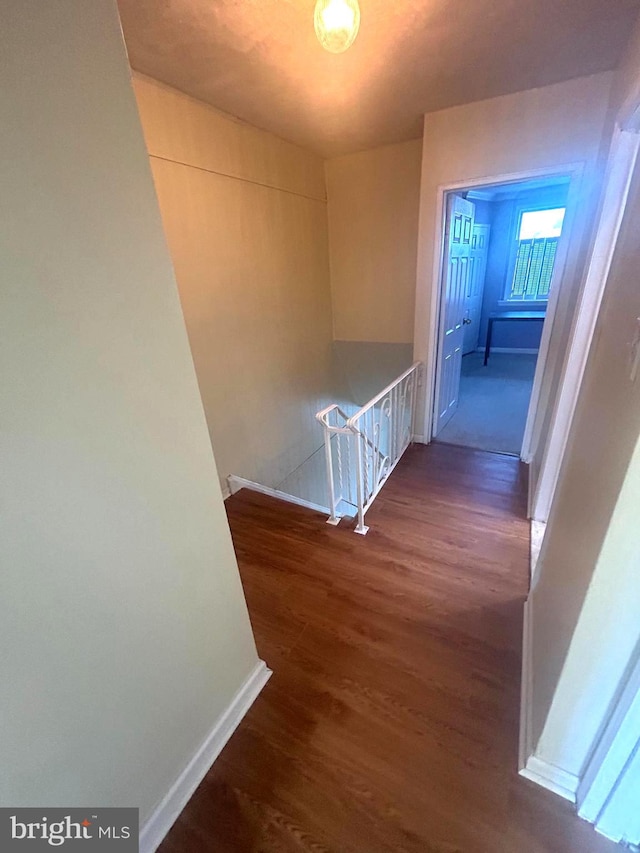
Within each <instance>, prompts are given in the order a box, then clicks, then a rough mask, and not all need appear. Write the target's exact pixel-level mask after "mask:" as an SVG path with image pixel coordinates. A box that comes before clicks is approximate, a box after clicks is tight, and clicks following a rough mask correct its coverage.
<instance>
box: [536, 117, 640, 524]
mask: <svg viewBox="0 0 640 853" xmlns="http://www.w3.org/2000/svg"><path fill="white" fill-rule="evenodd" d="M639 145H640V136H638V135H637V134H635V133H629V132H626V131H622V130H620V128H616V130H615V131H614V135H613V139H612V143H611V151H610V154H609V161H608V164H607V175H606V178H605V184H604V193H603V196H602V202H601V207H600V212H599V215H598V219H597V229H596V232H595V237H594V239H593V243H592V247H591V252H590V256H589V261H588V266H587V268H586V273H585V277H584V280H583V281H584V283H583V287H582V292H581V294H580V298H579V302H578V305H577V307H576V310H575V315H574V318H575V319H574V324H573V329H572V332H571V338H570V342H569V346H568V348H567V355H566V358H565V363H564V369H563V373H562V379H561V381H560V387H559V390H558V395H557V398H556V400H557V402H556V406H555V411H554V412H553V417H552V420H551V425H550V429H549V438H548V440H547V443H546V447H545V449H544V453H543V456H542V461H541V464H540V473H539V476H538V481H537V485H536V490H535V495H534V499H533V504H532V506H531V515H532V516H533V518H536V519H538V520H540V521H546V520H547V519H548V518H549V513H550V511H551V500H552V498H553V494H554V492H555V489H556V485H557V482H558V476H559V474H560V465H561V462H562V458H563V456H564V453H565V450H566V446H567V440H568V438H569V430H570V428H571V422H572V420H573V415H574V412H575V409H576V405H577V402H578V395H579V392H580V387H581V384H582V379H583V376H584V371H585V368H586V364H587V357H588V355H589V350H590V348H591V341H592V339H593V335H594V331H595V325H596V320H597V317H598V312H599V310H600V305H601V303H602V297H603V294H604V289H605V286H606V282H607V278H608V276H609V270H610V267H611V261H612V259H613V253H614V250H615V246H616V241H617V239H618V234H619V231H620V226H621V224H622V217H623V215H624V211H625V207H626V203H627V197H628V194H629V186H630V183H631V178H632V175H633V171H634V166H635V163H636V158H637V154H638V148H639Z"/></svg>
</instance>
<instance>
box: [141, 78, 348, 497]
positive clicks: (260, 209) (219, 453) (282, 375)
mask: <svg viewBox="0 0 640 853" xmlns="http://www.w3.org/2000/svg"><path fill="white" fill-rule="evenodd" d="M134 86H135V92H136V96H137V100H138V106H139V109H140V116H141V120H142V125H143V129H144V133H145V139H146V142H147V148H148V151H149V154H150V157H151V166H152V170H153V176H154V180H155V185H156V191H157V194H158V201H159V204H160V210H161V213H162V217H163V222H164V226H165V230H166V234H167V240H168V242H169V248H170V251H171V255H172V258H173V263H174V266H175V270H176V277H177V279H178V286H179V289H180V297H181V301H182V307H183V311H184V316H185V320H186V323H187V329H188V332H189V340H190V343H191V350H192V353H193V358H194V362H195V366H196V371H197V374H198V381H199V385H200V391H201V394H202V399H203V402H204V407H205V412H206V415H207V421H208V424H209V432H210V434H211V441H212V444H213V448H214V451H215V454H216V459H217V462H218V474H219V476H220V480H221V483H222V484H223V486H224V485H225V480H226V477H227V475H229V474H236V475H239V476H242V477H247V478H248V479H251V480H256V481H258V482H260V483H262V484H264V485H268V486H276V485H278V484H279V482H280V481H281V480H282V479H283V478H284V477H285V476H286V475H287V474H289V473H290V472H291V471H292V470H293V469H294V468H295V467H296V466H297V465H299V464H300V463H301V462H302V461H303V460H304V459H305V458H306V457H307V456H308V455H309V454H310V453H312V452H313V451H314V450H315V449H316V448H318V447H319V446H320V444H321V441H322V439H321V436H320V433H319V430H318V428H317V425H316V422H315V420H314V414H315V413H316V412H317V411H318V410H319V409H321V408H322V407H323V406H325V405H326V403H327V395H328V394H329V384H330V365H331V340H332V337H331V296H330V288H329V254H328V238H327V212H326V200H325V183H324V170H323V163H322V160H320V158H318V157H316V156H315V155H313V154H310V153H308V152H306V151H303V150H302V149H300V148H297V147H296V146H295V145H291V144H290V143H287V142H284V141H283V140H281V139H278V138H277V137H275V136H273V135H271V134H269V133H265V132H263V131H260V130H257V129H256V128H253V127H250V126H249V125H246V124H243V123H241V122H238V121H235V120H234V119H231V118H229V117H228V116H224V115H221V114H220V113H218V112H217V111H215V110H214V109H212V108H211V107H208V106H206V105H204V104H201V103H199V102H198V101H195V100H193V99H191V98H188V97H186V96H184V95H182V94H180V93H179V92H176V91H175V90H171V89H168V88H167V87H165V86H162V85H161V84H159V83H157V82H155V81H152V80H149V79H146V78H142V77H136V78H135V79H134Z"/></svg>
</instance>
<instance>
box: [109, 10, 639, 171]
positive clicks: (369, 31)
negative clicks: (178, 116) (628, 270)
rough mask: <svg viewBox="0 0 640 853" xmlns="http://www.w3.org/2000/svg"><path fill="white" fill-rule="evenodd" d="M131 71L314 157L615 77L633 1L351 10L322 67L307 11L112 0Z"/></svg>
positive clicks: (321, 54) (408, 134)
mask: <svg viewBox="0 0 640 853" xmlns="http://www.w3.org/2000/svg"><path fill="white" fill-rule="evenodd" d="M118 5H119V8H120V14H121V18H122V25H123V29H124V34H125V39H126V42H127V47H128V50H129V58H130V61H131V65H132V67H133V68H135V69H136V70H138V71H141V72H143V73H145V74H148V75H150V76H151V77H155V78H156V79H158V80H161V81H163V82H165V83H168V84H169V85H171V86H174V87H176V88H177V89H180V90H181V91H183V92H186V93H188V94H190V95H193V96H194V97H196V98H199V99H200V100H203V101H206V102H207V103H209V104H212V105H213V106H215V107H217V108H218V109H220V110H223V111H225V112H228V113H231V114H232V115H234V116H237V117H239V118H241V119H244V120H245V121H248V122H250V123H251V124H253V125H256V126H257V127H262V128H265V129H267V130H270V131H272V132H273V133H276V134H278V135H279V136H281V137H283V138H285V139H289V140H291V141H293V142H297V143H298V144H300V145H302V146H304V147H306V148H310V149H312V150H315V151H317V152H318V153H320V154H322V155H323V156H335V155H338V154H343V153H347V152H350V151H357V150H362V149H366V148H373V147H375V146H377V145H383V144H385V143H390V142H397V141H400V140H405V139H412V138H416V137H418V136H420V135H421V130H422V121H421V116H422V114H423V113H425V112H429V111H432V110H436V109H441V108H443V107H448V106H453V105H455V104H461V103H468V102H470V101H476V100H481V99H483V98H489V97H493V96H495V95H501V94H506V93H508V92H515V91H519V90H522V89H530V88H534V87H536V86H543V85H546V84H549V83H554V82H558V81H560V80H566V79H569V78H571V77H577V76H581V75H586V74H593V73H597V72H599V71H606V70H609V69H611V68H613V67H614V66H615V65H616V64H617V62H618V61H619V59H620V56H621V53H622V51H623V49H624V47H625V45H626V41H627V39H628V37H629V33H630V30H631V27H632V24H633V22H634V20H635V17H636V16H637V14H638V11H639V9H640V0H529V2H527V0H360V8H361V14H362V17H361V24H360V32H359V34H358V37H357V39H356V41H355V43H354V45H353V46H352V47H351V48H350V49H349V50H348V51H347V52H346V53H343V54H330V53H327V52H326V51H324V50H323V49H322V48H321V47H320V45H319V44H318V42H317V40H316V38H315V34H314V30H313V8H314V0H118Z"/></svg>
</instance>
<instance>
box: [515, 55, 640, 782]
mask: <svg viewBox="0 0 640 853" xmlns="http://www.w3.org/2000/svg"><path fill="white" fill-rule="evenodd" d="M637 44H638V40H637V39H635V40H632V42H631V46H630V51H632V52H631V53H630V54H628V55H627V59H626V61H625V62H624V63H623V65H622V66H621V68H622V70H621V72H620V73H619V74H618V75H617V77H616V80H615V82H614V87H613V91H614V93H615V100H614V108H615V106H616V105H617V106H619V105H620V104H623V103H624V102H625V101H626V100H627V97H628V96H629V95H631V94H632V93H633V92H634V91H637V90H638V86H637V84H638V83H639V82H640V54H639V53H638V51H637ZM639 218H640V167H639V166H638V165H636V169H635V175H634V178H633V182H632V185H631V189H630V193H629V200H628V204H627V209H626V212H625V216H624V220H623V223H622V227H621V231H620V235H619V238H618V243H617V247H616V250H615V253H614V257H613V261H612V265H611V269H610V272H609V276H608V279H607V284H606V289H605V293H604V298H603V302H602V306H601V309H600V313H599V316H598V321H597V325H596V331H595V336H594V340H593V343H592V346H591V351H590V353H589V360H588V364H587V369H586V373H585V377H584V381H583V386H582V389H581V393H580V397H579V401H578V406H577V409H576V414H575V418H574V423H573V426H572V429H571V433H570V438H569V444H568V447H567V452H566V454H565V457H564V461H563V466H562V470H561V474H560V480H559V484H558V488H557V492H556V495H555V498H554V505H553V508H552V514H551V518H550V521H549V525H548V529H547V535H546V537H545V542H544V546H543V550H542V553H541V556H540V560H539V563H538V581H537V584H536V587H535V589H534V590H533V593H532V595H531V601H530V612H531V614H532V622H533V649H532V653H533V654H532V657H533V701H532V723H533V726H532V728H533V737H534V745H535V746H536V748H537V749H536V751H537V754H538V755H539V757H541V758H543V759H544V760H546V761H549V762H551V763H553V764H556V765H557V766H559V767H561V768H562V769H565V770H567V771H569V772H572V773H576V774H579V773H580V771H581V770H582V769H583V766H584V762H585V760H586V758H587V755H588V753H589V751H590V749H591V747H592V745H593V739H594V737H595V735H596V733H597V731H598V729H599V726H600V725H601V724H602V722H603V719H604V717H605V714H606V712H607V710H608V707H609V704H610V702H611V701H612V699H613V697H614V695H615V692H616V689H617V687H618V684H619V681H620V677H621V675H622V673H623V672H624V669H625V667H626V666H627V663H628V661H629V657H630V655H631V653H632V650H633V648H634V646H635V644H636V643H637V642H638V640H639V639H640V630H639V629H638V624H639V623H638V612H639V608H640V597H639V595H640V584H639V583H638V567H639V560H640V553H639V551H638V545H637V543H638V534H637V514H638V501H639V500H640V495H639V493H638V489H639V486H638V484H639V483H640V459H639V452H640V451H639V450H638V436H639V435H640V378H638V379H636V381H635V382H631V380H630V375H629V371H630V344H631V342H632V341H633V339H634V335H635V331H636V323H637V320H636V318H637V317H639V316H640V289H639V288H638V277H637V269H638V264H639V263H640V247H639V245H638V228H637V223H638V221H639ZM634 448H635V451H634Z"/></svg>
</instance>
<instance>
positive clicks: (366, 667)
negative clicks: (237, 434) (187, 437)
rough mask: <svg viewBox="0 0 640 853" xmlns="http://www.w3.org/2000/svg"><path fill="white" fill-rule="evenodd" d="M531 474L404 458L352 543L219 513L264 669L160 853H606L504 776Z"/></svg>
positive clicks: (298, 515) (510, 466)
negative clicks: (259, 687) (226, 523)
mask: <svg viewBox="0 0 640 853" xmlns="http://www.w3.org/2000/svg"><path fill="white" fill-rule="evenodd" d="M524 471H525V469H524V467H523V466H521V465H520V463H519V461H518V460H516V459H513V458H509V457H506V456H500V455H494V454H488V453H484V452H481V451H473V450H467V449H463V448H458V447H450V446H445V445H436V446H431V447H423V446H415V447H412V448H409V450H408V451H407V453H406V454H405V456H404V458H403V460H402V461H401V463H400V464H399V465H398V467H397V469H396V471H395V472H394V474H393V475H392V476H391V478H390V480H389V482H388V483H387V485H386V486H385V488H384V489H383V491H382V492H381V494H380V496H379V498H378V500H377V502H376V504H375V505H374V507H373V508H372V510H371V512H370V514H369V515H368V523H369V524H370V527H371V529H370V532H369V533H368V535H367V536H366V537H364V538H363V537H359V536H355V535H354V534H353V533H352V532H351V531H350V530H348V529H344V528H343V526H342V525H341V526H340V527H338V528H331V527H329V526H327V525H325V524H324V522H323V520H322V519H321V518H320V517H319V516H318V515H316V514H314V513H313V512H310V511H307V510H305V509H302V508H298V507H295V506H291V505H285V504H282V503H280V502H278V501H275V500H273V499H271V498H267V497H265V496H263V495H259V494H256V493H252V492H249V491H246V490H243V491H241V492H240V493H239V494H237V495H235V496H234V497H232V498H230V499H229V500H228V501H227V502H226V507H227V512H228V515H229V520H230V524H231V530H232V533H233V539H234V543H235V547H236V550H237V554H238V560H239V564H240V571H241V575H242V581H243V584H244V588H245V592H246V596H247V601H248V606H249V611H250V614H251V619H252V623H253V627H254V631H255V633H256V637H257V643H258V651H259V653H260V655H261V657H263V658H264V659H265V660H266V661H267V664H268V665H269V666H270V667H271V668H272V669H273V670H274V675H273V677H272V678H271V680H270V681H269V683H268V684H267V686H266V688H265V689H264V691H263V693H262V695H261V696H260V697H259V698H258V700H257V701H256V703H255V705H254V706H253V708H252V709H251V711H250V712H249V713H248V715H247V716H246V718H245V719H244V721H243V722H242V724H241V725H240V728H239V729H238V731H237V732H236V734H235V735H234V736H233V737H232V739H231V741H230V743H229V744H228V746H227V747H226V748H225V750H224V751H223V753H222V755H221V756H220V758H219V760H218V761H217V762H216V764H215V765H214V766H213V768H212V769H211V770H210V772H209V773H208V775H207V776H206V777H205V780H204V781H203V783H202V784H201V785H200V787H199V788H198V790H197V792H196V794H195V795H194V796H193V798H192V800H191V801H190V803H189V805H188V806H187V808H186V809H185V810H184V812H183V814H182V816H181V817H180V818H179V819H178V821H177V822H176V824H175V826H174V828H173V830H172V831H171V832H170V834H169V836H168V837H167V839H166V840H165V842H164V843H163V845H162V847H161V848H160V849H161V851H162V853H178V851H180V853H186V851H189V853H197V851H211V853H250V851H265V853H266V851H292V853H293V851H332V853H383V851H384V853H398V852H399V851H406V853H426V851H442V853H444V851H446V853H454V851H459V853H544V851H554V853H605V851H611V850H615V849H617V848H616V846H615V845H613V844H611V843H610V842H608V841H606V840H605V839H604V838H602V837H600V836H598V835H597V834H596V833H595V832H594V831H593V830H592V828H591V827H590V826H589V825H587V824H586V823H584V822H582V821H580V820H578V819H577V818H576V817H575V816H574V815H573V813H572V808H571V806H570V805H569V804H568V803H567V802H565V801H563V800H560V799H559V798H557V797H555V796H554V795H552V794H550V793H547V792H546V791H544V790H543V789H540V788H538V787H537V786H535V785H532V784H530V783H528V782H527V781H525V780H523V779H521V778H519V777H518V776H517V772H516V765H517V744H518V717H519V697H520V657H521V631H522V624H521V623H522V604H523V601H524V598H525V596H526V593H527V583H528V548H529V525H528V523H527V521H526V520H525V506H526V485H527V484H526V473H525V472H524ZM343 524H344V523H343Z"/></svg>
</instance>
